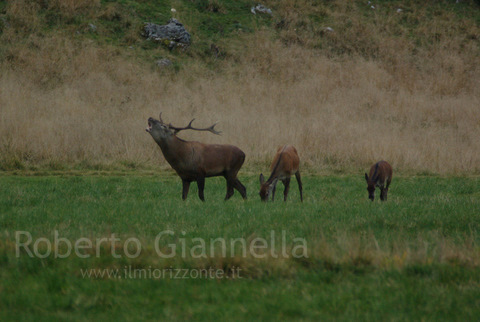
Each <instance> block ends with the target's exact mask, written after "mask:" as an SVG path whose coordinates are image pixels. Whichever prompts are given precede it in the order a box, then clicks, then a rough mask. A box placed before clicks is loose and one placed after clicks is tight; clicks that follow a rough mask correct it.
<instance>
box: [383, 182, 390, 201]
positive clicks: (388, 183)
mask: <svg viewBox="0 0 480 322" xmlns="http://www.w3.org/2000/svg"><path fill="white" fill-rule="evenodd" d="M390 182H392V179H391V178H388V179H387V186H386V187H385V196H384V197H385V200H387V195H388V187H389V186H390Z"/></svg>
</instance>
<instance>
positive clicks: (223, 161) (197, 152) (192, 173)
mask: <svg viewBox="0 0 480 322" xmlns="http://www.w3.org/2000/svg"><path fill="white" fill-rule="evenodd" d="M194 120H195V119H193V120H191V121H190V123H189V124H188V125H187V126H186V127H175V126H172V125H171V124H168V125H167V124H165V123H164V122H163V120H162V113H160V120H156V119H154V118H151V117H150V118H149V119H148V128H147V129H146V130H147V132H148V133H150V135H151V136H152V137H153V139H154V140H155V142H157V144H158V145H159V146H160V149H161V150H162V153H163V156H164V157H165V159H166V160H167V162H168V163H169V164H170V165H171V166H172V168H173V169H174V170H175V171H176V172H177V174H178V175H179V176H180V178H181V179H182V184H183V192H182V198H183V200H185V199H186V198H187V195H188V189H189V188H190V183H191V182H192V181H196V182H197V185H198V197H199V198H200V200H202V201H205V198H204V195H203V190H204V187H205V178H208V177H215V176H224V177H225V179H226V180H227V195H226V196H225V200H227V199H229V198H230V197H231V196H232V195H233V193H234V190H233V189H234V188H235V189H237V190H238V191H239V192H240V194H241V195H242V197H243V199H246V198H247V189H246V188H245V186H244V185H243V184H242V183H241V182H240V180H238V179H237V173H238V171H239V170H240V168H241V167H242V165H243V162H244V161H245V153H243V151H242V150H240V149H239V148H237V147H236V146H233V145H220V144H204V143H200V142H195V141H184V140H182V139H180V138H178V137H177V133H178V132H180V131H183V130H196V131H209V132H212V133H214V134H220V132H217V131H216V130H215V129H214V127H215V125H216V123H215V124H213V125H212V126H210V127H208V128H204V129H197V128H194V127H192V122H193V121H194Z"/></svg>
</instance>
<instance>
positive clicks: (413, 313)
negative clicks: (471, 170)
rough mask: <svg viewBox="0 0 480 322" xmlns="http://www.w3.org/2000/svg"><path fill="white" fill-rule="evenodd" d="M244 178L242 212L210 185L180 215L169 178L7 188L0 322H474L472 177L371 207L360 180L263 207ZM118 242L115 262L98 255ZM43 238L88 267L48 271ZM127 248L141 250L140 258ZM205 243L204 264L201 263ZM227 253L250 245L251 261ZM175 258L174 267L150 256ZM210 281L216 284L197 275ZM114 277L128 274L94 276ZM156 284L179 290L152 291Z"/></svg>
mask: <svg viewBox="0 0 480 322" xmlns="http://www.w3.org/2000/svg"><path fill="white" fill-rule="evenodd" d="M240 179H241V180H242V181H243V183H244V184H245V185H246V186H247V191H248V197H249V199H248V200H247V201H243V200H242V199H241V198H240V195H239V194H238V192H236V193H235V195H234V196H233V197H232V199H231V200H229V201H227V202H224V201H223V197H224V194H225V182H224V180H223V179H221V178H212V179H208V180H207V182H206V188H205V198H206V202H205V203H202V202H201V201H200V200H199V199H198V197H197V195H196V192H197V191H196V186H195V185H192V187H191V190H190V195H189V197H188V200H187V201H186V202H183V201H182V200H181V182H180V180H179V179H178V178H176V177H174V176H171V175H162V176H152V175H148V176H147V175H145V176H138V175H133V174H129V175H124V176H95V175H88V176H62V175H57V176H38V177H36V176H13V175H4V176H0V319H2V320H3V319H16V320H18V319H34V318H35V319H38V318H40V319H53V318H55V319H56V318H64V319H90V318H96V319H99V318H108V319H118V318H120V319H122V320H133V319H142V318H143V319H146V318H150V319H154V318H155V319H158V318H167V319H173V320H183V319H187V318H194V319H196V320H207V319H209V320H210V319H212V318H230V319H235V320H238V319H253V318H261V319H265V320H267V319H281V318H287V319H307V320H310V319H319V318H324V319H333V318H335V319H345V320H347V319H348V320H351V319H362V320H363V319H370V320H371V319H378V318H380V319H387V320H392V319H395V320H397V319H416V320H417V319H418V320H420V319H422V320H438V319H448V320H464V319H468V320H478V319H479V318H480V269H479V265H480V246H479V242H480V235H479V228H480V213H479V211H478V210H479V209H480V185H479V179H478V178H477V177H465V178H462V177H432V176H426V177H394V180H393V182H392V186H391V189H390V192H389V200H388V201H387V202H385V203H381V202H380V201H377V200H376V201H375V202H373V203H372V202H370V201H369V200H368V199H367V191H366V184H365V182H364V179H363V176H362V174H359V175H356V176H351V175H347V176H305V177H304V196H305V201H304V202H303V203H300V201H299V194H298V189H297V185H296V182H295V181H292V184H291V190H290V195H289V201H287V202H286V203H284V202H283V201H281V199H282V191H283V187H281V185H280V186H279V189H277V200H276V201H275V202H274V203H267V204H265V203H261V202H260V200H259V197H258V178H257V176H253V175H250V176H244V177H240ZM19 231H23V232H25V233H24V235H21V236H20V235H19V236H20V237H19V238H20V239H19V240H18V241H19V242H22V243H25V242H26V239H25V238H26V237H25V236H26V235H25V234H26V232H28V233H29V234H30V235H31V238H32V242H31V243H30V244H29V246H27V247H28V248H29V250H31V251H34V250H35V249H34V243H35V242H36V241H39V242H38V243H37V251H38V254H39V255H40V256H36V255H35V254H33V257H30V256H29V254H28V251H27V250H25V247H24V248H20V250H19V253H18V256H17V248H19V247H18V245H17V239H16V238H17V237H18V236H17V234H18V232H19ZM165 231H170V233H169V234H164V235H162V236H161V237H159V238H157V235H158V234H159V233H161V232H165ZM55 232H56V234H57V235H58V236H57V237H55ZM112 234H114V237H115V238H117V239H118V240H117V241H116V242H115V244H114V247H113V248H112V245H111V243H109V242H107V241H101V240H100V239H101V238H111V237H112ZM42 237H46V238H47V239H48V241H49V242H50V243H51V244H54V241H55V238H64V239H65V240H68V241H70V242H71V243H72V244H74V243H75V242H76V241H78V240H79V239H80V238H82V237H85V238H88V239H89V240H91V241H93V244H92V247H91V248H89V249H83V250H81V251H80V255H82V256H89V258H80V256H77V255H76V254H74V253H72V254H71V255H70V256H68V257H67V258H55V252H54V251H52V252H51V253H50V255H49V256H47V257H45V258H40V257H44V255H46V254H47V253H46V252H47V250H48V244H47V243H48V242H47V241H45V239H41V238H42ZM129 238H135V239H136V240H138V241H139V242H140V246H141V248H140V251H141V252H140V254H139V255H138V256H134V257H132V258H129V257H128V256H127V255H126V254H134V253H136V251H137V249H138V248H137V247H136V244H134V243H127V240H129ZM219 238H220V239H223V240H225V241H226V245H227V247H226V253H225V254H224V253H223V249H222V244H221V242H219V241H218V240H217V241H215V239H219ZM199 239H202V240H204V241H205V244H206V245H205V247H204V248H205V249H206V251H205V253H206V256H205V257H206V258H205V257H201V258H196V257H198V256H196V255H198V254H199V253H201V251H200V252H192V250H193V249H195V246H198V245H199V242H198V240H199ZM234 239H243V240H245V241H246V245H247V248H248V249H247V251H246V255H245V256H244V254H243V252H242V250H243V248H242V244H238V243H237V244H235V247H230V246H231V244H230V242H231V241H232V240H234ZM261 240H264V241H266V243H265V244H264V245H262V242H261ZM299 240H303V242H304V243H305V247H304V248H298V245H300V242H299ZM58 245H59V246H58V252H57V255H58V254H60V255H62V254H66V252H67V251H68V246H66V243H65V242H63V243H61V242H59V243H58ZM172 245H175V246H172ZM252 245H253V246H258V247H257V248H254V252H253V253H252V251H251V249H250V248H249V247H250V246H252ZM296 246H297V248H296V250H297V252H295V251H294V250H295V247H296ZM97 247H98V253H97ZM173 247H176V252H175V256H174V257H172V258H164V257H162V256H160V254H159V253H158V251H157V250H161V252H162V254H167V253H169V252H171V251H172V248H173ZM183 249H184V252H185V256H183V254H182V250H183ZM299 249H300V250H301V251H300V252H298V250H299ZM303 249H305V254H303V253H302V251H303ZM196 250H197V251H198V250H201V249H200V248H198V247H197V248H196ZM283 253H286V254H287V256H283ZM252 254H253V255H252ZM299 254H300V255H302V254H303V255H306V256H298V255H299ZM115 256H117V257H119V258H116V257H115ZM257 257H258V258H257ZM180 269H181V273H178V272H179V271H180ZM209 269H215V270H219V271H221V272H224V275H223V278H195V276H193V277H192V276H190V275H188V274H192V273H191V272H192V271H194V270H197V271H198V270H203V271H205V270H209ZM235 269H237V272H238V275H235V274H234V273H232V272H234V270H235ZM106 270H108V272H109V273H111V272H115V271H116V272H119V273H118V275H111V276H108V275H106V273H105V275H103V276H102V275H96V276H94V275H91V276H90V277H88V276H87V275H85V274H86V273H85V272H86V271H88V272H90V273H91V274H93V273H92V272H95V273H96V274H97V273H98V274H99V273H102V272H106ZM132 270H134V271H135V270H137V271H136V272H137V273H139V274H140V272H143V273H144V274H145V275H144V276H141V274H140V275H138V276H136V275H135V276H134V277H132V275H131V274H130V275H128V274H127V275H125V274H126V273H124V272H126V271H129V272H131V271H132ZM155 270H157V272H158V271H159V270H162V272H170V274H172V272H175V273H176V274H177V275H181V276H176V277H177V278H172V277H175V276H172V275H170V276H168V274H166V275H164V276H160V277H159V276H156V277H155V276H147V275H148V274H150V273H151V272H152V271H155ZM179 277H182V278H179ZM183 277H188V278H183Z"/></svg>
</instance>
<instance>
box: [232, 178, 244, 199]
mask: <svg viewBox="0 0 480 322" xmlns="http://www.w3.org/2000/svg"><path fill="white" fill-rule="evenodd" d="M233 186H234V188H235V189H237V190H238V192H240V194H241V195H242V198H243V199H247V188H245V186H244V185H243V184H242V183H241V182H240V180H238V179H237V178H236V179H235V181H234V183H233Z"/></svg>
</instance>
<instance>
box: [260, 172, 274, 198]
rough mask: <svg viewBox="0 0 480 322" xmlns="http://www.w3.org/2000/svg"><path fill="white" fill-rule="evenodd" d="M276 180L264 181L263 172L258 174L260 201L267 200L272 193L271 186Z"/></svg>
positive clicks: (272, 186)
mask: <svg viewBox="0 0 480 322" xmlns="http://www.w3.org/2000/svg"><path fill="white" fill-rule="evenodd" d="M277 180H278V179H275V180H273V181H272V182H271V183H268V182H265V178H264V177H263V174H260V193H259V194H260V199H261V200H262V201H268V198H270V196H271V195H272V191H273V188H274V187H275V185H276V184H277Z"/></svg>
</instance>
